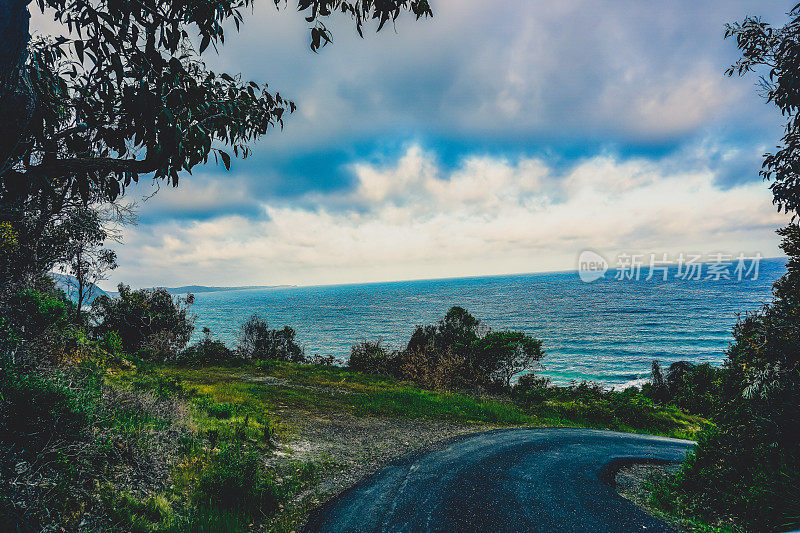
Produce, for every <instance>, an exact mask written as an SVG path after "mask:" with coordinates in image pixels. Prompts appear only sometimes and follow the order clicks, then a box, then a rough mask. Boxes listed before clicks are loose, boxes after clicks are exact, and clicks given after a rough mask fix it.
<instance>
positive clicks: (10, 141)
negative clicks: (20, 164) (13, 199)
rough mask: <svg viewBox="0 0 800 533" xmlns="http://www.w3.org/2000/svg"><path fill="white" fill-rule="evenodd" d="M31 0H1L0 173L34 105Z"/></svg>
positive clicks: (5, 166)
mask: <svg viewBox="0 0 800 533" xmlns="http://www.w3.org/2000/svg"><path fill="white" fill-rule="evenodd" d="M29 2H30V0H0V131H2V132H3V134H2V135H0V175H2V174H3V173H4V172H5V171H7V170H8V167H9V157H10V156H11V153H12V152H13V150H14V147H15V146H16V145H17V142H18V141H19V138H20V136H21V135H23V134H24V132H25V130H26V129H27V126H28V122H29V120H30V115H31V112H32V109H33V105H34V102H33V98H32V95H31V91H30V90H29V86H28V82H27V77H26V76H25V72H24V66H25V60H26V59H27V52H28V43H29V42H30V38H31V36H30V31H29V30H30V27H29V26H30V24H29V22H30V18H31V15H30V13H29V12H28V3H29Z"/></svg>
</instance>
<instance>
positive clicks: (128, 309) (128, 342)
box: [92, 283, 194, 360]
mask: <svg viewBox="0 0 800 533" xmlns="http://www.w3.org/2000/svg"><path fill="white" fill-rule="evenodd" d="M117 290H118V291H119V298H111V297H109V296H106V295H102V296H100V297H99V298H96V299H95V300H94V302H92V314H93V315H94V317H95V318H96V319H97V321H98V325H97V327H96V328H95V329H96V333H97V334H99V335H100V336H101V337H104V336H106V335H109V334H111V333H112V332H116V333H118V334H119V337H120V339H121V340H122V347H123V349H124V350H125V351H126V352H127V353H129V354H134V355H139V356H141V357H143V358H148V359H155V360H164V359H168V358H172V357H174V356H175V355H176V354H177V352H178V351H179V350H181V349H182V348H183V347H184V346H186V344H187V343H188V342H189V339H190V338H191V335H192V331H194V316H193V315H191V314H190V313H189V306H191V304H192V303H193V302H194V296H193V295H191V294H187V295H186V296H185V297H183V298H178V297H176V298H173V296H172V295H171V294H170V293H169V292H167V291H166V289H139V290H136V291H132V290H131V288H130V287H128V286H127V285H123V284H122V283H120V284H119V286H118V287H117Z"/></svg>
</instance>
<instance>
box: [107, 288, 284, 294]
mask: <svg viewBox="0 0 800 533" xmlns="http://www.w3.org/2000/svg"><path fill="white" fill-rule="evenodd" d="M292 287H296V285H243V286H241V287H208V286H206V285H184V286H182V287H151V288H153V289H164V290H165V291H167V292H168V293H170V294H187V293H192V294H196V293H201V292H228V291H252V290H260V289H290V288H292ZM106 292H107V293H108V294H110V295H113V296H118V295H119V293H116V292H112V291H106Z"/></svg>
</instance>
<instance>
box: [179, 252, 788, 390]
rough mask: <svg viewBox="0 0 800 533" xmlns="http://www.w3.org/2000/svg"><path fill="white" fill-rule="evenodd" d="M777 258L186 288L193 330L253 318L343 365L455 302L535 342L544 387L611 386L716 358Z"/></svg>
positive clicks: (770, 278)
mask: <svg viewBox="0 0 800 533" xmlns="http://www.w3.org/2000/svg"><path fill="white" fill-rule="evenodd" d="M784 272H785V259H768V260H762V261H761V262H760V265H759V272H758V277H757V278H756V279H752V278H753V276H752V275H751V276H750V277H746V278H745V279H743V280H741V281H739V280H737V279H735V276H732V278H733V279H730V280H726V279H719V280H716V279H713V278H712V279H701V280H693V279H682V278H680V277H678V276H677V275H676V274H677V272H676V269H675V267H671V268H670V269H669V270H668V279H667V280H666V281H665V280H663V279H662V277H661V273H660V272H659V273H657V275H656V276H654V277H653V278H652V279H650V280H646V279H645V277H646V276H645V275H644V272H643V273H642V276H641V277H640V279H635V278H634V279H616V278H617V277H619V276H617V275H616V271H614V270H609V271H608V272H607V273H606V275H605V277H603V278H601V279H598V280H596V281H594V282H592V283H585V282H583V281H581V279H580V278H579V275H578V272H575V271H572V272H549V273H538V274H517V275H507V276H484V277H469V278H454V279H434V280H418V281H398V282H387V283H364V284H351V285H330V286H315V287H291V288H275V289H255V290H253V289H248V290H234V291H225V292H207V293H201V294H196V295H195V303H194V305H193V306H192V311H193V312H194V313H195V314H196V315H197V321H196V328H195V335H196V336H197V337H199V335H200V333H199V332H200V330H201V328H202V327H205V326H207V327H209V328H210V329H211V330H212V335H213V336H214V337H217V338H220V339H222V340H223V341H225V342H226V343H228V344H229V345H230V346H233V345H235V340H236V335H237V332H238V330H239V326H240V325H241V323H242V322H243V321H244V320H246V319H247V318H248V317H249V316H250V315H252V314H253V313H258V314H259V315H261V316H263V317H265V318H266V319H267V321H268V322H269V323H270V325H271V326H272V327H274V328H278V327H283V326H284V325H289V326H291V327H293V328H294V329H295V330H296V331H297V339H296V340H297V342H298V344H300V345H301V346H302V347H304V349H305V351H306V354H308V355H312V354H319V355H333V356H335V357H337V358H338V359H340V360H341V361H343V362H344V361H346V360H347V357H348V355H349V352H350V346H351V345H353V344H354V343H357V342H359V341H362V340H376V339H380V340H381V341H382V342H383V344H384V345H385V346H387V347H389V348H402V347H404V346H405V343H406V342H407V341H408V338H409V337H410V336H411V333H412V332H413V330H414V327H415V326H416V325H419V324H429V323H434V322H436V321H437V320H439V319H440V318H441V317H442V316H443V315H444V313H445V312H446V311H447V310H448V309H449V308H450V307H452V306H454V305H459V306H462V307H465V308H466V309H467V310H468V311H469V312H470V313H472V314H473V315H474V316H475V317H476V318H479V319H480V320H481V321H483V323H484V324H485V325H487V326H488V327H490V328H491V329H493V330H500V329H513V330H519V331H524V332H526V333H528V334H530V335H533V336H535V337H537V338H540V339H542V340H543V343H544V350H545V352H546V356H545V358H544V359H543V361H542V364H543V367H544V368H543V370H542V371H541V373H542V374H543V375H546V376H549V377H550V378H551V379H553V381H554V382H556V383H560V384H565V383H569V382H571V381H573V380H574V381H580V380H584V379H585V380H591V381H596V382H599V383H601V384H603V385H605V386H615V387H621V386H626V385H630V384H638V383H641V382H642V381H643V380H644V379H646V378H647V377H648V376H649V372H650V365H651V363H652V361H653V360H654V359H657V360H659V361H660V362H661V364H662V365H664V366H668V365H669V364H670V363H672V362H674V361H679V360H687V361H692V362H696V363H702V362H709V363H712V364H720V363H721V362H722V361H723V359H724V357H725V350H726V349H727V347H728V346H729V344H730V342H731V339H732V337H731V330H732V327H733V326H734V324H735V323H736V320H737V317H738V316H739V314H744V313H745V312H748V311H755V310H757V309H759V308H760V307H761V306H762V305H763V304H764V303H767V302H769V301H770V298H771V289H772V283H773V282H774V281H775V280H776V279H777V278H778V277H780V276H781V275H783V273H784Z"/></svg>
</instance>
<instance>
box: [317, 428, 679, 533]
mask: <svg viewBox="0 0 800 533" xmlns="http://www.w3.org/2000/svg"><path fill="white" fill-rule="evenodd" d="M692 444H693V443H692V442H690V441H684V440H676V439H668V438H663V437H653V436H650V435H635V434H630V433H617V432H612V431H599V430H590V429H572V428H532V429H512V430H499V431H490V432H487V433H480V434H477V435H472V436H468V437H459V438H456V439H453V440H451V441H449V442H447V443H445V444H443V445H441V446H440V447H439V448H438V449H433V450H427V451H425V452H422V453H417V454H414V455H411V456H408V457H406V458H404V459H401V460H400V461H398V462H396V463H394V464H392V465H390V466H388V467H386V468H384V469H383V470H381V471H380V472H378V473H376V474H375V475H373V476H370V477H368V478H367V479H365V480H364V481H362V482H361V483H359V484H358V485H356V486H355V487H353V488H351V489H350V490H348V491H346V492H344V493H343V494H342V495H341V496H339V497H338V498H336V499H334V500H332V501H330V502H328V503H327V504H326V505H325V506H323V507H322V509H321V510H320V511H319V512H318V513H317V514H316V515H315V516H312V518H311V520H310V521H309V524H308V526H307V530H308V531H332V532H340V531H358V532H369V531H392V532H394V531H414V532H416V531H443V532H444V531H446V532H468V531H513V532H520V531H571V532H579V531H580V532H583V531H585V532H592V533H597V532H603V531H619V532H626V533H629V532H639V531H647V532H650V531H673V530H672V529H671V528H670V527H669V526H667V525H666V524H665V523H664V522H662V521H660V520H658V519H656V518H654V517H652V516H650V515H648V514H647V513H644V512H643V511H641V510H640V509H639V508H637V507H636V506H635V505H633V504H632V503H630V502H629V501H627V500H625V499H624V498H622V497H621V496H619V495H618V494H617V492H616V491H615V490H614V488H613V486H611V484H610V482H611V481H610V480H613V476H614V474H615V473H616V469H617V468H618V467H619V466H621V465H622V464H625V463H627V462H639V461H640V460H643V461H642V462H647V461H650V462H665V461H680V460H681V459H683V457H684V456H685V454H686V452H687V450H688V449H689V448H690V447H691V446H692Z"/></svg>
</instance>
